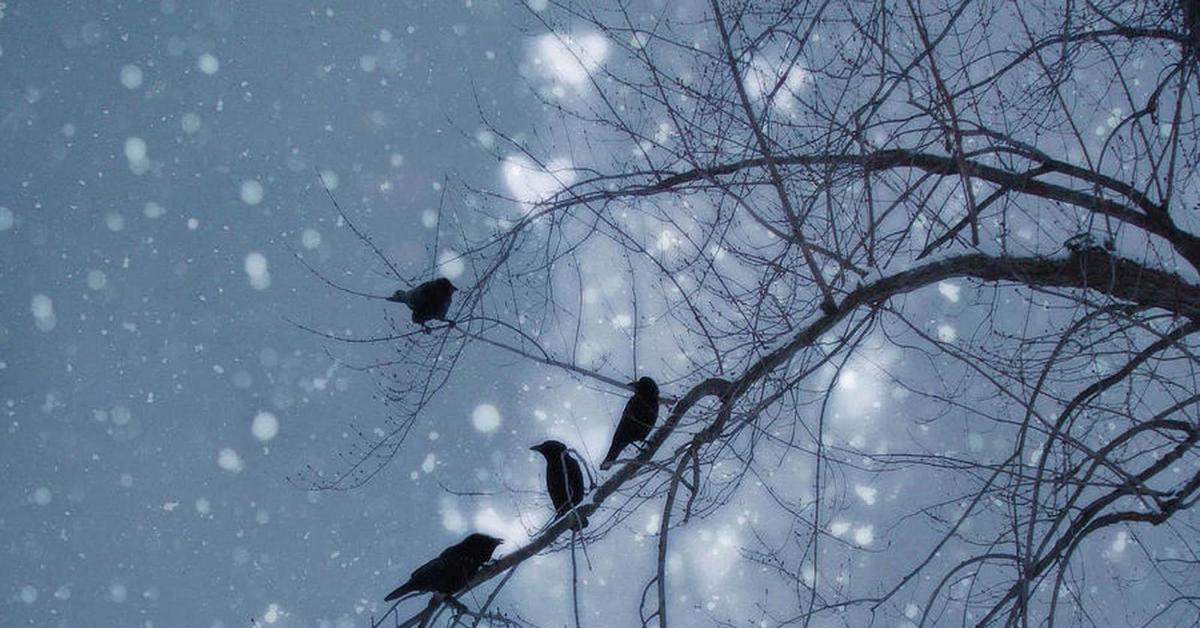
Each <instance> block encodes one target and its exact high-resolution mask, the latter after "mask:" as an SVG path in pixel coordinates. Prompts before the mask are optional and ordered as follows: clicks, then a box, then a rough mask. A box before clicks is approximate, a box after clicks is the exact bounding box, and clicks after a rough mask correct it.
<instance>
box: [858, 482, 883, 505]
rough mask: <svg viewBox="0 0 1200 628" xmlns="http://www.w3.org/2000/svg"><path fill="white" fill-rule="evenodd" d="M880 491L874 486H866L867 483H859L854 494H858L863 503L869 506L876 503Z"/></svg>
mask: <svg viewBox="0 0 1200 628" xmlns="http://www.w3.org/2000/svg"><path fill="white" fill-rule="evenodd" d="M878 493H879V491H877V490H875V488H874V487H870V486H866V485H865V484H858V485H856V486H855V487H854V494H855V495H858V498H859V499H861V500H862V503H864V504H866V505H868V506H874V505H875V499H876V496H877V495H878Z"/></svg>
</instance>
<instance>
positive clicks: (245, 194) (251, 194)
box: [240, 179, 263, 206]
mask: <svg viewBox="0 0 1200 628" xmlns="http://www.w3.org/2000/svg"><path fill="white" fill-rule="evenodd" d="M240 194H241V197H242V202H243V203H245V204H247V205H250V206H254V205H258V204H259V203H261V202H262V200H263V186H262V184H261V183H259V182H258V181H255V180H254V179H246V180H245V181H242V188H241V191H240Z"/></svg>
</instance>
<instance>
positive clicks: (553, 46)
mask: <svg viewBox="0 0 1200 628" xmlns="http://www.w3.org/2000/svg"><path fill="white" fill-rule="evenodd" d="M533 54H534V58H533V63H534V64H535V65H537V66H540V67H541V69H542V71H543V72H545V73H546V74H547V75H548V76H549V77H550V78H551V79H553V80H555V81H557V82H559V83H566V84H568V85H574V86H581V85H583V84H584V83H586V82H587V80H588V77H589V76H590V75H591V73H592V72H593V71H594V70H595V69H596V68H597V67H599V66H600V64H601V63H604V59H605V57H607V56H608V40H607V39H605V38H604V36H602V35H599V34H596V33H589V34H587V35H583V36H582V37H574V36H571V35H562V34H557V33H546V34H545V35H542V36H541V37H539V38H538V39H537V42H536V43H535V44H534V53H533Z"/></svg>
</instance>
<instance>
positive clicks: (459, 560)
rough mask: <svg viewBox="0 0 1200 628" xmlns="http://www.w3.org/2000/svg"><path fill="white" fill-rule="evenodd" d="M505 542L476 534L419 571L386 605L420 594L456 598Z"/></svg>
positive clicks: (399, 588) (448, 549)
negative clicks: (437, 594) (453, 596)
mask: <svg viewBox="0 0 1200 628" xmlns="http://www.w3.org/2000/svg"><path fill="white" fill-rule="evenodd" d="M503 542H504V541H502V540H500V539H498V538H496V537H494V536H488V535H486V534H472V535H471V536H468V537H467V538H465V539H463V540H462V541H460V542H459V543H457V544H455V545H451V546H450V547H447V548H446V549H444V550H442V553H441V554H438V555H437V558H434V559H433V560H431V561H429V562H427V563H425V564H424V565H421V566H420V567H417V568H416V570H414V571H413V572H412V575H410V576H409V577H408V582H405V583H404V584H402V585H400V586H398V587H396V590H395V591H392V592H391V593H388V595H387V597H385V598H383V601H385V602H391V601H392V600H396V599H399V598H402V597H405V596H408V595H415V594H417V593H440V594H442V595H453V594H455V593H457V592H458V591H461V590H462V589H463V588H465V587H466V586H467V583H469V582H470V581H471V578H472V577H474V576H475V573H476V572H478V571H479V568H480V567H482V566H483V564H484V563H486V562H487V561H488V560H490V559H491V558H492V552H495V551H496V547H497V546H499V545H500V544H501V543H503Z"/></svg>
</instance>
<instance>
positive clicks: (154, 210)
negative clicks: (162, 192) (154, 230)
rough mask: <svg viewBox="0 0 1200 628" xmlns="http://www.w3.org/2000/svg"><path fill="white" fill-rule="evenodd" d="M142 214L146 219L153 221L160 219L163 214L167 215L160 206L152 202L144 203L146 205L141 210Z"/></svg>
mask: <svg viewBox="0 0 1200 628" xmlns="http://www.w3.org/2000/svg"><path fill="white" fill-rule="evenodd" d="M142 212H143V213H145V214H146V217H147V218H149V219H151V220H153V219H155V218H162V217H163V214H166V213H167V210H165V209H163V208H162V205H159V204H158V203H155V202H154V201H146V205H145V207H143V208H142Z"/></svg>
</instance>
